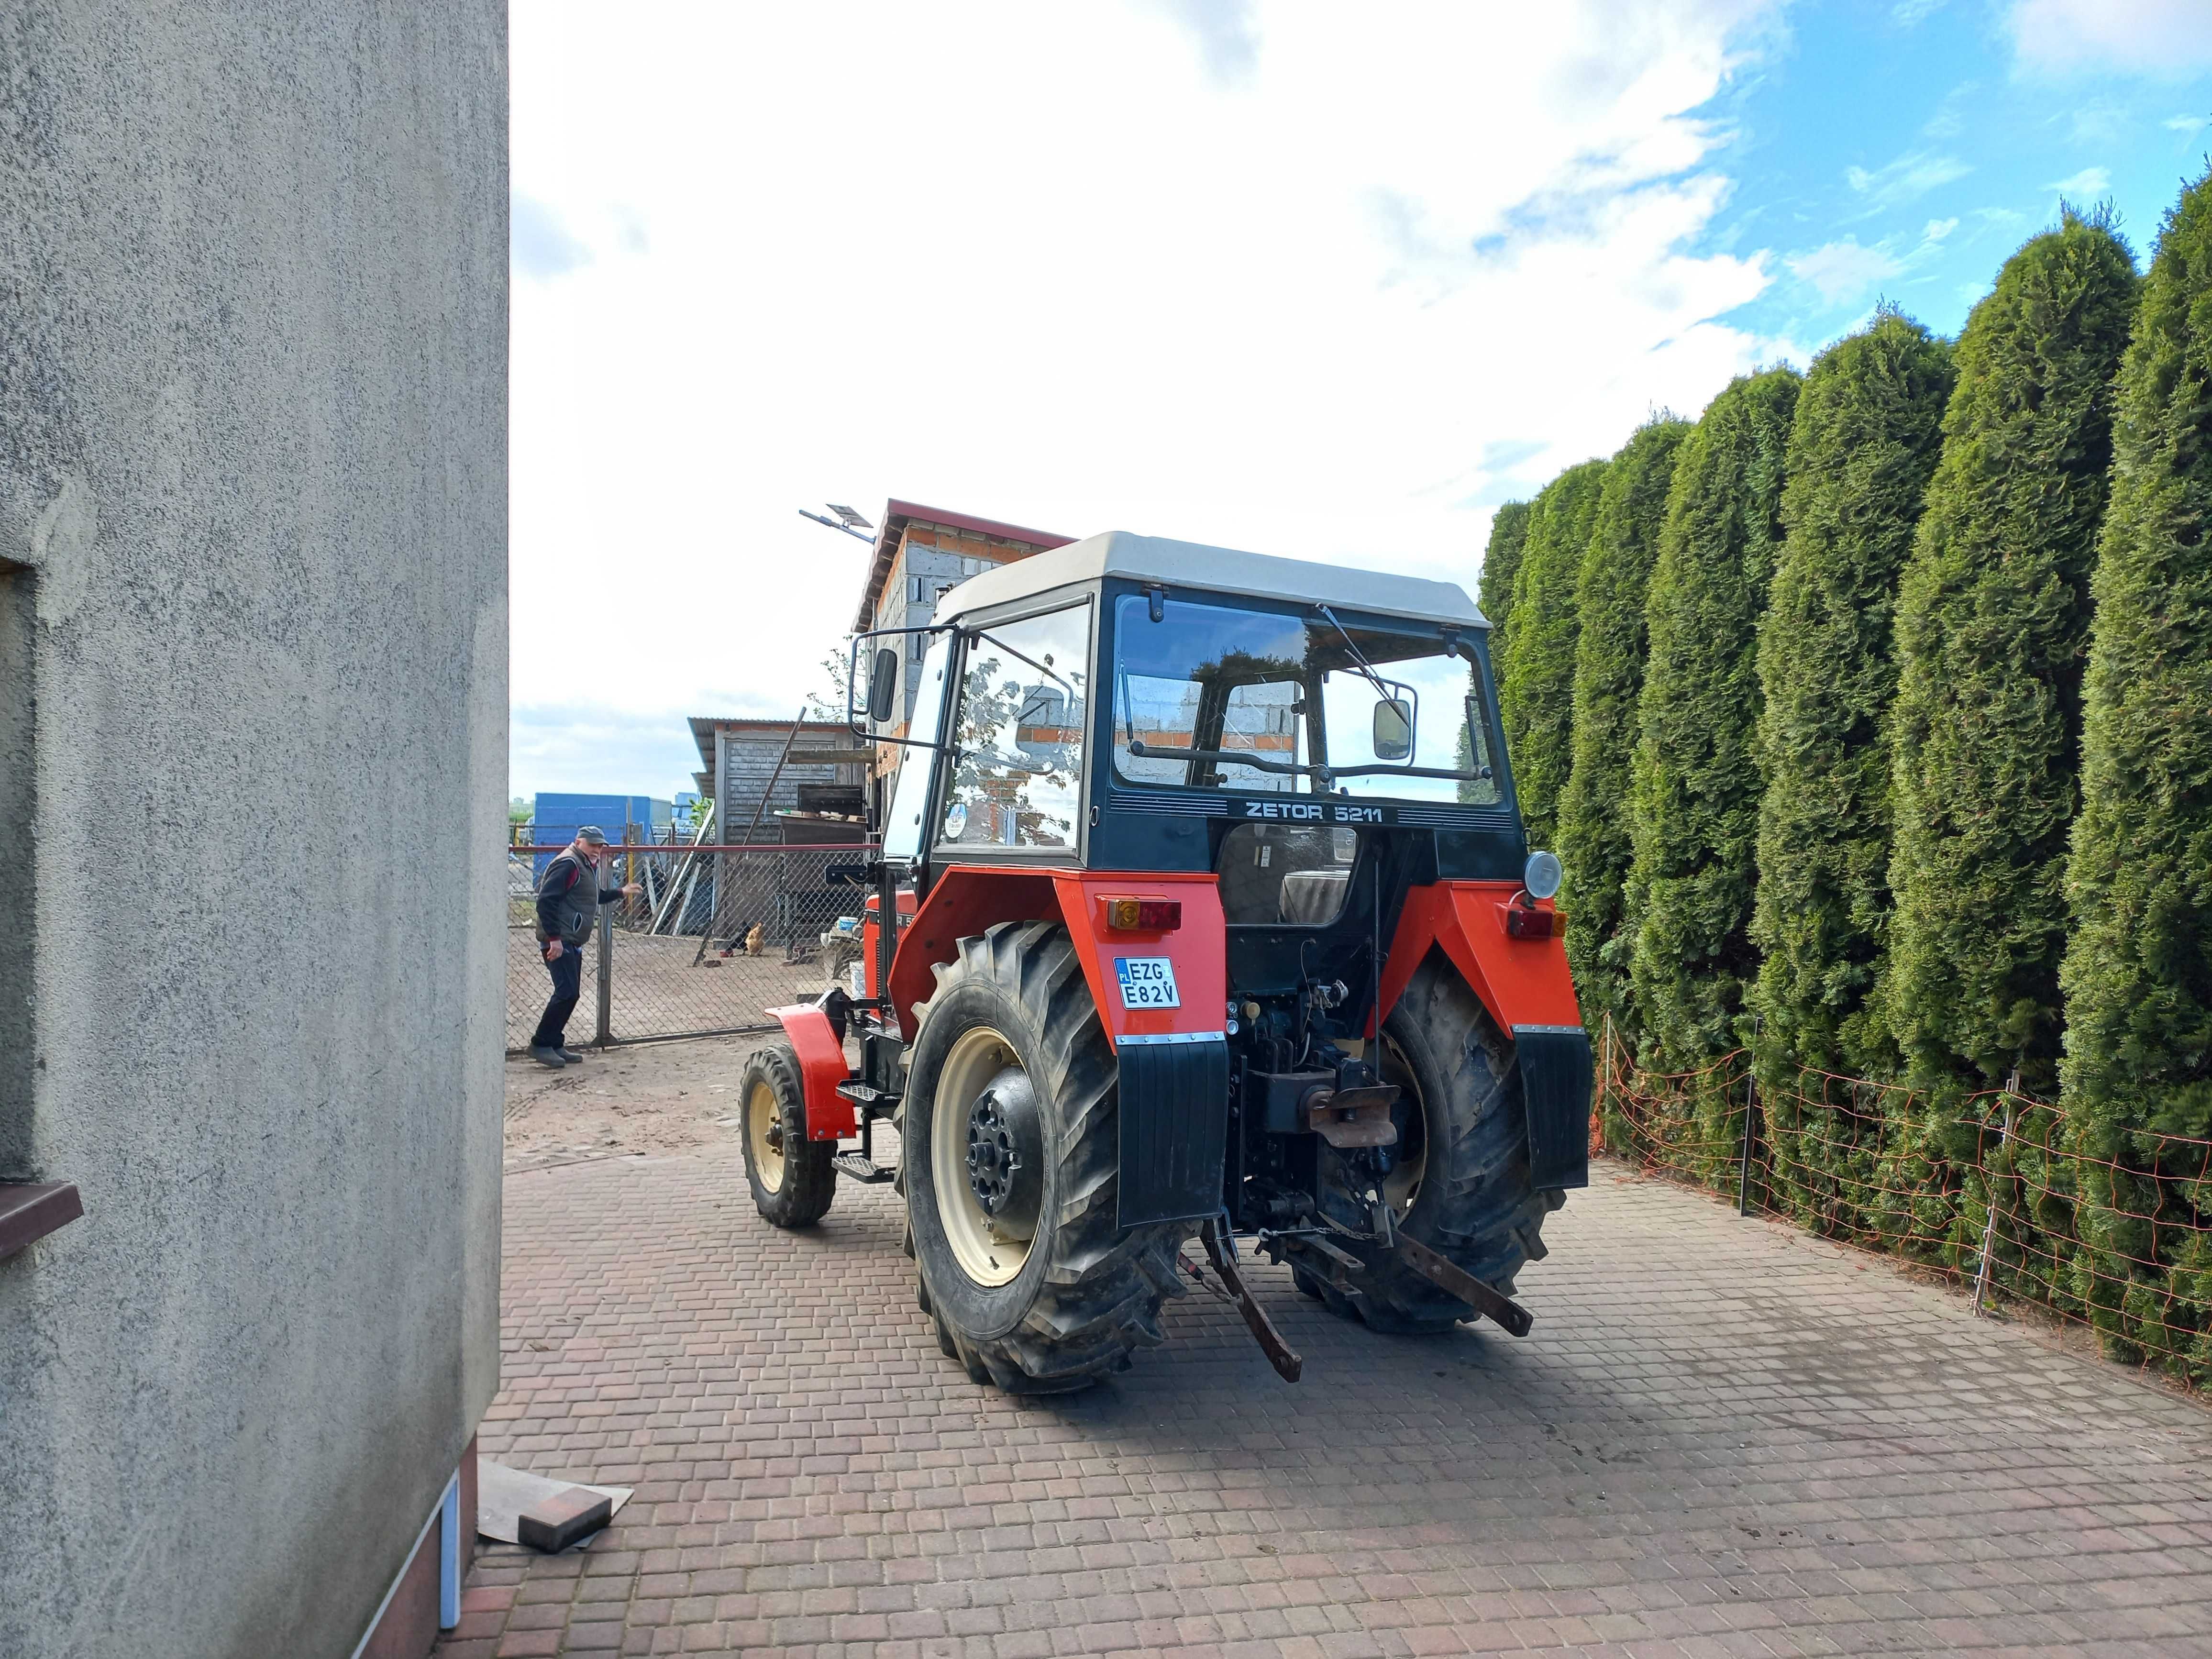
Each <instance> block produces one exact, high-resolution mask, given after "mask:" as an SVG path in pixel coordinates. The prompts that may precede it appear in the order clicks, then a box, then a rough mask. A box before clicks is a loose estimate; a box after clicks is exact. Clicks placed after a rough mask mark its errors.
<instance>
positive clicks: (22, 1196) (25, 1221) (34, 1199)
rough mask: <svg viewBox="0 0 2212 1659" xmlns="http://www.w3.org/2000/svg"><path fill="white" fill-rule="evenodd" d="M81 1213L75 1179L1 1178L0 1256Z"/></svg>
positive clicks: (68, 1221)
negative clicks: (36, 1180) (16, 1180)
mask: <svg viewBox="0 0 2212 1659" xmlns="http://www.w3.org/2000/svg"><path fill="white" fill-rule="evenodd" d="M83 1213H84V1200H83V1199H82V1198H81V1197H79V1196H78V1195H77V1190H76V1182H74V1181H40V1182H7V1181H0V1258H4V1257H7V1256H11V1255H15V1252H16V1251H18V1250H20V1249H22V1248H23V1247H24V1246H25V1245H26V1244H28V1243H31V1242H32V1241H33V1239H39V1238H44V1237H46V1235H47V1234H48V1233H50V1232H52V1231H54V1230H55V1229H56V1228H58V1227H65V1226H67V1225H69V1224H70V1222H72V1221H74V1220H76V1218H78V1217H79V1216H81V1215H82V1214H83Z"/></svg>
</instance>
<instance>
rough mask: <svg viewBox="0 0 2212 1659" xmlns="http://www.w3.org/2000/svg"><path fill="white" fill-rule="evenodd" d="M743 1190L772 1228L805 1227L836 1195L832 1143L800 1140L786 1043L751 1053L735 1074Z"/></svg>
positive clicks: (796, 1091)
mask: <svg viewBox="0 0 2212 1659" xmlns="http://www.w3.org/2000/svg"><path fill="white" fill-rule="evenodd" d="M738 1102H739V1103H740V1104H739V1107H738V1115H739V1121H740V1123H741V1124H742V1125H743V1127H744V1149H745V1185H746V1186H748V1187H750V1188H752V1194H753V1207H754V1208H755V1209H757V1210H758V1211H759V1212H761V1215H762V1216H763V1218H765V1219H766V1220H768V1221H769V1222H770V1223H772V1224H774V1225H776V1226H778V1227H810V1226H811V1225H814V1223H816V1222H817V1221H819V1220H821V1219H822V1218H823V1216H824V1215H825V1214H827V1213H828V1212H829V1200H831V1199H833V1198H835V1197H836V1195H837V1171H836V1168H835V1167H834V1166H833V1165H832V1164H830V1162H829V1160H830V1159H831V1158H834V1157H836V1152H837V1146H836V1142H834V1141H829V1140H809V1139H807V1138H806V1097H805V1092H804V1090H803V1089H802V1087H801V1085H800V1083H799V1056H798V1055H797V1054H793V1052H792V1050H791V1045H790V1044H789V1043H787V1042H779V1043H775V1044H773V1045H771V1046H770V1047H769V1048H762V1049H758V1050H756V1051H755V1052H754V1053H753V1054H750V1056H748V1057H747V1059H746V1060H745V1065H744V1070H743V1071H742V1072H740V1073H738Z"/></svg>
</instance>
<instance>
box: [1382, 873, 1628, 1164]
mask: <svg viewBox="0 0 2212 1659" xmlns="http://www.w3.org/2000/svg"><path fill="white" fill-rule="evenodd" d="M1520 891H1521V889H1520V884H1518V883H1516V882H1477V881H1453V882H1438V883H1437V884H1434V885H1431V886H1426V887H1416V888H1414V889H1413V890H1412V891H1411V892H1409V893H1408V894H1407V896H1406V908H1405V909H1404V911H1403V912H1402V913H1401V915H1400V916H1399V919H1398V932H1397V934H1396V936H1395V938H1394V939H1392V941H1391V944H1390V955H1389V959H1388V961H1387V962H1386V963H1384V966H1383V994H1382V998H1381V1006H1379V1007H1378V1008H1377V1009H1376V1024H1377V1026H1378V1027H1379V1026H1380V1024H1381V1023H1382V1021H1383V1019H1384V1018H1387V1017H1388V1016H1389V1012H1390V1010H1391V1009H1392V1008H1394V1007H1395V1006H1397V1003H1398V999H1399V998H1400V997H1401V996H1402V995H1404V994H1405V990H1406V987H1407V984H1409V983H1410V982H1411V981H1412V980H1413V974H1414V971H1415V970H1416V969H1419V967H1420V965H1421V963H1422V962H1423V961H1424V960H1425V958H1426V957H1427V956H1428V954H1429V952H1430V951H1431V949H1435V950H1440V951H1443V953H1444V956H1445V957H1446V958H1447V959H1448V960H1449V962H1450V963H1451V964H1452V966H1453V967H1455V968H1456V969H1459V972H1460V975H1461V976H1462V978H1464V979H1465V980H1466V981H1467V982H1468V987H1469V988H1471V989H1472V990H1473V991H1474V994H1475V995H1476V996H1477V997H1478V998H1480V1000H1481V1002H1482V1006H1484V1007H1485V1008H1486V1009H1487V1010H1488V1011H1489V1012H1490V1017H1491V1018H1492V1019H1493V1020H1495V1021H1496V1022H1497V1023H1498V1030H1499V1031H1500V1033H1502V1034H1503V1035H1504V1036H1508V1037H1510V1039H1511V1041H1512V1042H1513V1047H1514V1054H1515V1059H1516V1060H1517V1061H1518V1062H1519V1064H1520V1066H1521V1082H1522V1099H1523V1101H1524V1103H1525V1104H1526V1106H1527V1109H1528V1161H1529V1170H1530V1176H1531V1178H1532V1180H1533V1181H1534V1184H1535V1185H1536V1186H1537V1187H1539V1188H1551V1187H1586V1186H1588V1185H1589V1111H1590V1091H1591V1085H1592V1082H1593V1072H1594V1068H1593V1066H1592V1065H1591V1055H1590V1043H1589V1032H1588V1031H1586V1030H1583V1016H1582V1009H1581V1007H1580V1006H1579V1005H1578V1004H1577V1002H1576V1000H1575V985H1574V979H1573V977H1572V975H1570V974H1569V973H1568V971H1567V947H1566V941H1565V940H1564V939H1560V938H1559V937H1558V936H1557V935H1556V934H1554V935H1553V936H1552V937H1550V938H1547V939H1516V938H1514V937H1513V936H1512V935H1511V934H1510V933H1508V932H1506V929H1505V917H1506V913H1507V912H1508V911H1509V910H1510V908H1512V905H1513V902H1514V900H1515V899H1516V897H1517V896H1519V893H1520ZM1537 908H1540V909H1546V908H1550V902H1549V901H1548V900H1547V901H1543V902H1540V903H1539V905H1538V907H1537Z"/></svg>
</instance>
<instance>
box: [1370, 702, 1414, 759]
mask: <svg viewBox="0 0 2212 1659" xmlns="http://www.w3.org/2000/svg"><path fill="white" fill-rule="evenodd" d="M1375 758H1376V760H1384V761H1401V760H1410V759H1412V758H1413V704H1411V703H1410V702H1407V701H1406V699H1405V698H1403V697H1389V698H1386V699H1384V700H1383V702H1378V703H1376V705H1375Z"/></svg>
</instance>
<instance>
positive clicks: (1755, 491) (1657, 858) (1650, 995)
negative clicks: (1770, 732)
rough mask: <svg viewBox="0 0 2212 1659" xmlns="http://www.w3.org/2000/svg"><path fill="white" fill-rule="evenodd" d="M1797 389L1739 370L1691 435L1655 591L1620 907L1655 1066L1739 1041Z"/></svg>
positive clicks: (1679, 467) (1794, 382)
mask: <svg viewBox="0 0 2212 1659" xmlns="http://www.w3.org/2000/svg"><path fill="white" fill-rule="evenodd" d="M1798 386H1799V380H1798V377H1797V376H1796V374H1793V373H1792V372H1790V370H1788V369H1786V368H1778V369H1771V370H1769V371H1767V372H1765V373H1764V374H1753V375H1747V376H1744V377H1741V378H1740V379H1738V380H1735V381H1733V382H1731V383H1730V384H1729V386H1728V388H1727V389H1726V390H1725V391H1723V392H1722V393H1721V394H1720V395H1719V396H1718V397H1717V398H1714V399H1713V402H1712V404H1711V407H1709V408H1708V409H1707V410H1705V416H1704V417H1703V418H1702V419H1700V420H1699V422H1698V424H1697V426H1696V428H1695V429H1693V430H1692V432H1691V434H1690V435H1689V436H1688V437H1687V438H1686V439H1685V440H1684V441H1683V443H1682V447H1681V451H1680V454H1679V456H1678V457H1677V458H1676V460H1675V463H1674V481H1673V485H1672V488H1671V490H1670V493H1669V495H1668V502H1667V520H1666V525H1665V527H1664V528H1663V529H1662V532H1661V534H1660V540H1659V559H1658V563H1657V565H1656V567H1655V568H1654V569H1653V572H1652V577H1651V586H1650V593H1649V596H1648V598H1647V599H1646V602H1645V610H1644V616H1645V621H1646V625H1647V627H1648V629H1649V631H1650V659H1649V661H1648V663H1647V665H1646V666H1645V669H1644V690H1643V692H1642V694H1641V696H1640V699H1639V701H1638V727H1639V731H1638V743H1637V747H1636V751H1635V755H1634V757H1633V759H1632V764H1631V785H1630V811H1629V827H1630V837H1631V842H1632V853H1631V857H1630V861H1629V870H1628V878H1627V881H1626V892H1625V906H1626V927H1627V928H1628V929H1629V931H1630V935H1631V939H1632V944H1631V947H1630V951H1629V982H1630V989H1631V994H1632V996H1633V997H1634V999H1635V1002H1636V1008H1637V1013H1638V1019H1639V1022H1640V1024H1641V1027H1642V1036H1643V1041H1642V1046H1641V1049H1640V1057H1641V1059H1642V1061H1643V1063H1644V1064H1645V1065H1646V1066H1651V1067H1654V1068H1656V1069H1660V1070H1666V1071H1680V1070H1687V1069H1690V1068H1692V1067H1695V1066H1700V1065H1703V1064H1705V1063H1706V1062H1708V1061H1710V1060H1712V1059H1714V1058H1716V1057H1717V1056H1719V1055H1720V1054H1724V1053H1725V1052H1727V1051H1728V1050H1729V1049H1730V1048H1734V1047H1735V1046H1736V1044H1737V1042H1738V1036H1737V1016H1738V1014H1739V1013H1740V1012H1741V1009H1742V1005H1743V993H1744V987H1745V985H1746V984H1747V981H1749V980H1750V979H1751V978H1752V976H1753V974H1754V973H1755V972H1756V971H1757V967H1758V959H1757V957H1756V955H1755V953H1754V951H1753V947H1752V943H1751V913H1752V897H1753V881H1754V870H1755V866H1754V863H1753V842H1754V839H1755V837H1756V834H1757V830H1758V824H1759V797H1760V794H1761V793H1763V790H1762V780H1761V775H1760V771H1759V757H1758V744H1757V732H1758V725H1759V680H1758V672H1757V663H1756V641H1757V638H1758V625H1759V613H1760V612H1761V611H1763V610H1764V609H1765V603H1766V588H1767V583H1768V580H1769V578H1770V577H1771V574H1772V572H1773V568H1774V559H1775V555H1776V553H1777V551H1778V549H1779V547H1780V544H1781V541H1782V525H1781V511H1782V484H1783V477H1784V456H1785V453H1786V451H1787V448H1788V446H1789V438H1790V417H1791V416H1792V414H1793V413H1794V412H1795V410H1796V403H1797V392H1798ZM1739 1104H1740V1103H1739Z"/></svg>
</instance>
